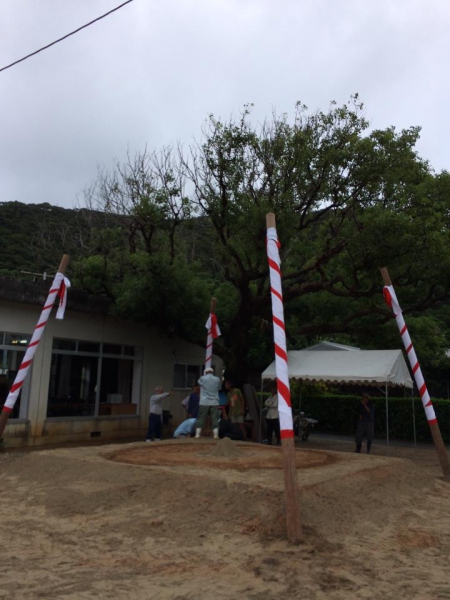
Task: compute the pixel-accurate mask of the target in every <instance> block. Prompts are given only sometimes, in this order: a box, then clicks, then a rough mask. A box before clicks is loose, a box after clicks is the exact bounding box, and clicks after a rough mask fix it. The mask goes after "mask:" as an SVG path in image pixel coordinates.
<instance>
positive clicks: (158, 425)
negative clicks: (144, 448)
mask: <svg viewBox="0 0 450 600" xmlns="http://www.w3.org/2000/svg"><path fill="white" fill-rule="evenodd" d="M170 394H171V392H165V391H164V388H162V387H161V386H159V387H157V388H156V389H155V393H154V394H153V396H151V397H150V415H149V417H148V431H147V437H146V440H145V441H146V442H151V441H152V440H153V439H155V438H156V439H157V440H158V441H161V436H162V401H163V400H164V398H167V397H168V396H170Z"/></svg>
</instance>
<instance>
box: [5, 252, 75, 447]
mask: <svg viewBox="0 0 450 600" xmlns="http://www.w3.org/2000/svg"><path fill="white" fill-rule="evenodd" d="M68 264H69V255H68V254H64V255H63V257H62V259H61V262H60V265H59V268H58V273H57V274H56V278H55V280H58V279H57V278H59V277H61V275H64V273H65V272H66V269H67V265H68ZM61 281H62V278H61ZM54 284H55V282H53V284H52V286H51V288H50V292H49V295H48V297H47V300H46V301H45V305H44V308H43V309H42V312H41V315H40V317H39V321H38V323H37V325H36V327H35V330H34V333H33V337H32V338H31V340H30V343H29V344H28V347H27V350H26V352H25V356H24V358H23V360H22V364H21V365H20V367H19V371H18V373H17V375H16V379H15V381H14V383H13V386H12V388H11V391H10V393H9V395H8V398H10V397H11V398H12V400H11V407H9V406H6V404H7V402H8V398H7V402H6V403H5V405H4V406H3V408H2V412H1V413H0V439H1V438H2V436H3V432H4V431H5V427H6V423H7V422H8V419H9V416H10V414H11V412H12V407H13V406H14V403H15V401H16V399H17V397H18V396H19V393H20V389H21V387H22V384H23V381H24V379H25V377H26V375H27V372H28V369H29V367H30V365H31V363H32V361H33V357H34V354H35V352H36V349H37V346H38V344H39V341H40V339H41V337H42V334H43V333H44V329H45V325H46V324H47V321H48V317H49V316H50V313H51V310H52V308H53V304H54V302H55V299H56V297H57V294H58V292H59V287H60V284H59V285H58V286H55V285H54ZM16 396H17V397H16Z"/></svg>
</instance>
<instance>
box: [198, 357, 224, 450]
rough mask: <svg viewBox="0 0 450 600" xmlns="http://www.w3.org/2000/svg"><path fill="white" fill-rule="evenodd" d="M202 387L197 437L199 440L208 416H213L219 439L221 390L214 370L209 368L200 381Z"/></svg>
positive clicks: (216, 435)
mask: <svg viewBox="0 0 450 600" xmlns="http://www.w3.org/2000/svg"><path fill="white" fill-rule="evenodd" d="M198 385H199V386H200V405H199V413H198V418H197V429H196V430H195V437H196V438H199V437H200V434H201V432H202V427H203V423H204V422H205V419H206V417H207V415H208V414H209V415H210V416H211V422H212V426H213V435H214V439H215V440H218V439H219V411H218V409H217V407H218V406H219V390H220V379H219V378H218V377H216V376H215V375H214V369H211V367H208V368H207V369H205V371H204V375H202V377H200V379H199V380H198Z"/></svg>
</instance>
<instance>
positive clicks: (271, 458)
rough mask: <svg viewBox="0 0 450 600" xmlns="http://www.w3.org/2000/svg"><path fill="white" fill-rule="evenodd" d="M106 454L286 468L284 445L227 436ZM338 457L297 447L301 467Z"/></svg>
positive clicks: (133, 459) (131, 460) (149, 461)
mask: <svg viewBox="0 0 450 600" xmlns="http://www.w3.org/2000/svg"><path fill="white" fill-rule="evenodd" d="M103 456H104V457H105V458H107V459H109V460H114V461H117V462H123V463H128V464H132V465H145V466H173V467H175V466H183V467H185V466H192V467H198V468H201V469H204V468H206V467H208V468H213V469H221V470H222V469H233V470H238V471H239V470H240V471H245V470H246V469H282V468H283V461H282V453H281V448H278V447H274V446H263V445H258V444H246V443H236V442H232V441H231V440H230V439H228V438H224V439H223V440H220V441H218V442H214V443H211V442H206V441H205V442H203V440H195V441H190V440H186V441H183V443H181V444H180V443H178V440H177V441H175V442H174V443H164V444H142V445H139V446H133V447H130V448H127V447H125V448H120V449H119V450H116V451H114V452H111V453H105V454H104V455H103ZM224 459H229V460H224ZM230 459H231V460H230ZM338 461H339V455H338V454H337V453H329V452H317V451H309V450H297V451H296V463H297V468H298V469H311V468H316V467H326V466H328V465H331V464H334V463H336V462H338Z"/></svg>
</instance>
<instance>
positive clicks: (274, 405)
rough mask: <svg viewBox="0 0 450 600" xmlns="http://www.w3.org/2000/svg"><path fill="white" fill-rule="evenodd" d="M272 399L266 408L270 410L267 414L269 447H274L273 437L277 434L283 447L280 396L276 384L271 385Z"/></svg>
mask: <svg viewBox="0 0 450 600" xmlns="http://www.w3.org/2000/svg"><path fill="white" fill-rule="evenodd" d="M270 393H271V395H270V397H269V398H267V400H266V402H265V406H266V408H268V409H269V410H268V411H267V414H266V425H267V440H268V443H269V445H272V437H273V434H275V437H276V438H277V444H278V446H280V445H281V435H280V417H279V414H278V394H277V384H276V382H274V383H272V384H271V385H270Z"/></svg>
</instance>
